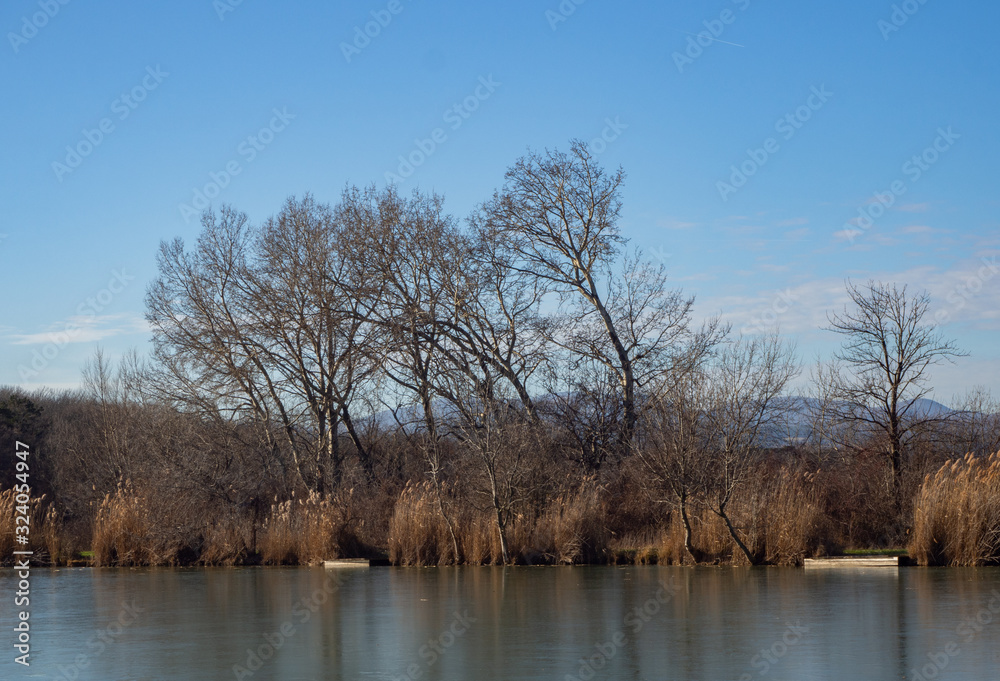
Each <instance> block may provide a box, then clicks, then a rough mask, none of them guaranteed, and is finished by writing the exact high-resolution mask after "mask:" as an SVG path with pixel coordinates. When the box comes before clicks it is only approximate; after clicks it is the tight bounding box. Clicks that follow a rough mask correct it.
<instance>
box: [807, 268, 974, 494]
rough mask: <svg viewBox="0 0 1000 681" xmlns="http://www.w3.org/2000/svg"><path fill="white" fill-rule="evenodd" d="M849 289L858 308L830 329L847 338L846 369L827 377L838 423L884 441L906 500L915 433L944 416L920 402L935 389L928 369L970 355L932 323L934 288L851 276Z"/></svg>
mask: <svg viewBox="0 0 1000 681" xmlns="http://www.w3.org/2000/svg"><path fill="white" fill-rule="evenodd" d="M847 293H848V295H849V296H850V298H851V302H852V305H851V307H849V308H848V307H846V306H845V308H844V309H843V311H842V312H840V313H831V314H830V315H829V317H828V318H829V321H830V327H829V330H831V331H834V332H835V333H838V334H840V335H842V336H844V344H843V346H842V348H841V350H840V352H838V353H837V355H836V359H837V360H838V362H840V363H841V364H842V366H843V370H840V371H835V372H832V373H830V375H829V376H828V377H827V378H828V380H829V381H830V386H831V397H832V400H831V405H832V406H833V408H834V409H835V410H836V414H835V416H836V420H837V421H838V422H840V423H848V424H855V425H858V426H860V427H861V428H862V429H863V430H864V431H867V432H869V433H870V434H872V435H877V436H879V439H881V440H882V442H883V445H882V449H883V451H884V453H885V456H886V458H887V459H888V461H889V464H890V466H891V469H892V476H893V481H894V486H895V496H896V500H897V503H900V502H901V499H900V498H899V494H900V490H901V480H902V473H903V465H904V450H905V448H906V445H907V443H908V440H909V439H910V436H911V435H912V434H913V433H914V432H916V431H918V430H919V429H922V428H926V427H927V426H928V425H929V424H932V423H939V422H941V420H942V418H943V417H942V415H940V414H936V413H933V412H929V411H928V410H927V409H926V408H925V407H924V405H923V404H921V402H920V400H921V399H922V398H924V397H925V396H927V395H928V394H929V393H930V390H931V389H930V387H929V386H928V384H927V381H928V378H929V377H928V375H927V371H928V369H929V367H931V366H933V365H935V364H938V363H939V362H941V361H950V360H952V359H953V358H955V357H961V356H964V355H966V354H967V353H965V352H963V351H962V350H960V349H958V347H957V346H956V345H955V344H954V342H953V341H950V340H945V339H944V337H943V336H942V334H941V333H940V332H939V331H938V330H937V328H936V326H935V325H934V324H932V323H927V322H926V321H925V320H924V317H925V315H926V314H927V310H928V307H929V305H930V297H929V296H928V295H927V294H926V293H918V294H914V295H908V294H907V291H906V287H905V286H904V287H902V288H899V287H897V286H896V285H895V284H884V283H880V282H876V281H869V282H868V283H867V284H865V285H863V286H859V285H857V284H854V283H853V282H851V281H848V282H847Z"/></svg>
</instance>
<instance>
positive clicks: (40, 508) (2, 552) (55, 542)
mask: <svg viewBox="0 0 1000 681" xmlns="http://www.w3.org/2000/svg"><path fill="white" fill-rule="evenodd" d="M17 497H18V493H17V491H16V490H15V489H13V488H11V489H6V490H3V491H0V561H3V564H4V565H11V564H13V553H14V551H33V552H34V555H33V556H32V560H34V561H37V562H48V563H51V564H53V565H58V564H59V563H60V561H63V560H65V557H64V556H63V543H62V518H61V516H60V514H59V513H58V512H57V511H56V508H55V506H53V505H52V504H49V503H48V502H47V501H46V498H45V496H44V495H43V496H41V497H34V498H31V499H29V500H28V503H27V504H19V503H18V502H17ZM24 507H27V508H24ZM22 511H26V513H24V515H27V517H28V528H29V531H28V543H27V544H20V543H18V541H17V530H16V524H15V523H16V522H17V521H16V520H15V516H16V515H20V514H22Z"/></svg>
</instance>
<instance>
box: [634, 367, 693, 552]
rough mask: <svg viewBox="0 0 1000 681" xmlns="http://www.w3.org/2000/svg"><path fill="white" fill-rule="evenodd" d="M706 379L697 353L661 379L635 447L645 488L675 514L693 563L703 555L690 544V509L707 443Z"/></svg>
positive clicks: (645, 414)
mask: <svg viewBox="0 0 1000 681" xmlns="http://www.w3.org/2000/svg"><path fill="white" fill-rule="evenodd" d="M707 380H708V377H707V376H706V374H705V367H704V358H699V359H695V360H693V361H692V362H691V363H690V364H689V366H688V367H686V368H685V370H684V371H682V372H677V373H674V374H673V375H672V376H671V380H670V381H664V382H663V383H662V384H661V385H660V386H659V389H658V390H656V391H655V392H654V393H652V394H651V395H650V397H649V399H650V404H649V406H648V408H647V409H646V410H644V411H643V414H642V418H641V419H640V421H639V423H640V429H639V433H640V436H639V438H638V439H637V442H636V443H635V446H634V449H635V453H636V457H637V458H638V460H639V461H641V462H642V464H643V467H644V468H645V470H646V472H647V473H648V474H649V477H648V478H647V481H648V483H649V484H648V485H647V492H648V493H650V495H651V496H652V497H653V498H654V499H655V500H656V501H658V502H660V503H665V504H669V505H670V506H672V507H673V508H674V509H675V510H676V511H677V513H678V515H680V519H681V525H682V526H683V528H684V550H685V551H686V552H687V554H688V555H689V556H690V557H691V559H692V560H693V561H694V562H695V563H699V562H701V559H702V555H701V552H700V551H697V550H696V549H695V547H694V536H693V535H694V533H693V529H692V526H691V510H692V508H693V507H694V506H695V505H697V504H699V503H700V502H701V500H702V498H703V495H704V492H705V483H706V477H705V474H706V463H707V461H706V459H707V456H706V455H707V453H708V452H709V451H710V449H711V445H712V442H711V430H710V428H709V407H710V405H709V404H708V402H707V399H706V398H707V390H706V388H707ZM664 494H665V495H666V497H664V496H663V495H664Z"/></svg>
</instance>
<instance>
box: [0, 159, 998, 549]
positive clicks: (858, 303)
mask: <svg viewBox="0 0 1000 681" xmlns="http://www.w3.org/2000/svg"><path fill="white" fill-rule="evenodd" d="M623 181H624V174H623V173H622V172H621V171H620V170H619V171H615V172H607V171H606V170H604V169H603V168H601V167H600V166H599V165H598V164H597V163H596V162H595V161H594V159H593V158H592V157H591V156H590V155H589V153H588V152H587V150H586V147H585V146H584V145H582V144H579V143H573V144H572V146H571V148H570V150H569V151H568V152H566V153H561V152H545V153H539V154H529V155H528V156H526V157H524V158H522V159H520V160H519V161H517V163H515V164H514V165H513V166H512V167H511V168H510V169H509V170H508V172H507V174H506V176H505V182H504V184H503V186H502V187H501V188H500V189H499V190H498V191H497V192H496V193H495V194H494V195H493V197H491V198H490V199H489V200H487V201H485V202H483V203H482V204H481V205H480V206H479V207H477V208H476V209H475V211H473V213H472V215H470V216H469V217H468V219H467V220H465V221H464V222H462V223H459V222H458V221H456V220H455V219H454V218H452V217H451V216H449V215H448V214H447V213H446V212H445V210H444V204H443V199H442V198H441V197H440V196H437V195H428V194H422V193H420V192H414V193H412V194H411V195H409V196H404V195H401V194H400V193H399V192H398V191H397V190H396V189H395V188H392V187H389V188H385V189H377V188H374V187H369V188H365V189H358V188H354V187H349V188H347V189H346V190H345V191H344V192H343V193H342V195H341V197H340V199H339V200H338V201H337V202H336V203H335V204H332V205H327V204H322V203H319V202H317V201H316V200H315V199H313V198H312V197H311V196H308V195H307V196H305V197H303V198H301V199H295V198H291V199H289V200H288V201H287V202H286V203H285V205H284V206H283V207H282V208H281V210H280V211H279V212H278V214H277V215H275V216H274V217H271V218H269V219H267V220H265V221H263V222H261V223H259V224H254V223H252V222H251V221H250V219H249V218H248V217H247V216H246V215H245V214H243V213H241V212H239V211H238V210H236V209H234V208H231V207H223V208H221V209H220V210H219V211H218V212H211V211H210V212H207V213H206V214H205V215H204V217H203V221H202V231H201V234H200V236H199V238H198V240H197V242H196V243H194V244H191V245H190V246H189V245H186V244H184V243H183V242H182V241H180V240H174V241H171V242H164V243H163V244H162V245H161V248H160V252H159V254H158V269H159V274H158V276H157V278H156V279H155V280H154V281H153V282H152V283H151V284H150V285H149V288H148V293H147V319H148V321H149V323H150V325H151V327H152V329H153V349H152V352H151V354H150V355H149V356H148V357H146V358H142V357H140V356H138V355H137V354H133V355H130V356H128V357H126V358H125V359H124V360H123V361H121V362H120V363H119V364H118V365H116V366H111V365H110V364H109V363H108V362H107V361H106V360H105V359H104V357H103V356H102V355H101V354H100V353H98V354H97V355H96V356H95V358H94V360H93V361H92V363H91V365H90V366H88V367H87V369H86V371H85V372H84V389H83V390H82V391H79V392H75V393H63V394H46V393H41V394H35V395H24V394H22V393H20V392H18V391H16V390H7V391H5V392H4V393H2V394H0V437H2V438H3V439H4V440H7V439H12V438H19V439H21V440H25V441H31V442H34V443H37V445H36V446H37V449H38V451H39V452H40V454H39V457H38V461H39V462H40V463H39V467H38V468H37V469H36V470H35V471H34V472H33V480H34V481H35V488H34V492H35V496H39V495H40V494H42V493H45V494H46V495H47V496H46V499H47V500H48V501H47V502H46V503H48V504H49V505H50V506H51V508H50V509H49V511H50V512H48V513H47V515H45V516H44V517H45V518H49V519H50V521H51V525H52V528H53V529H52V530H51V531H50V532H49V533H48V535H46V536H49V535H52V536H54V533H55V534H58V533H61V536H63V537H64V539H63V540H62V541H61V543H60V542H59V541H53V540H52V539H51V536H50V539H49V542H48V544H47V546H48V547H49V548H47V549H46V550H47V551H48V553H49V554H50V557H51V559H52V560H53V561H58V560H67V559H68V558H70V557H71V556H72V555H73V554H74V552H77V551H80V550H82V549H90V548H92V549H93V550H94V553H95V560H96V561H97V562H99V563H101V564H142V563H185V562H202V563H230V564H232V563H253V562H269V563H298V562H312V561H316V560H322V559H323V558H329V557H333V556H336V555H375V554H378V553H380V552H387V553H388V554H389V555H390V557H391V558H392V559H393V560H395V561H396V562H400V563H418V564H427V563H449V562H471V563H482V562H486V563H511V562H581V561H607V560H636V561H643V560H658V561H671V562H692V561H694V562H721V561H731V562H736V563H751V564H759V563H794V562H797V561H799V560H801V558H802V557H804V556H806V555H811V554H816V553H822V552H824V551H829V550H834V549H836V548H841V547H845V546H857V547H869V546H888V545H894V544H898V543H900V542H902V541H905V533H906V530H907V528H908V526H909V518H911V517H912V508H911V500H912V499H913V498H914V496H915V495H916V494H917V488H918V486H919V484H920V481H921V480H922V479H923V476H924V474H926V473H927V472H930V471H932V470H936V468H937V467H939V466H940V465H941V464H942V462H943V461H944V460H945V459H946V458H948V457H949V456H955V455H961V454H963V453H965V452H974V453H976V454H985V453H989V452H995V451H996V450H998V449H1000V424H998V421H997V416H996V414H997V413H998V412H1000V409H998V408H997V404H996V402H995V401H993V400H992V398H991V397H990V396H989V394H988V393H985V392H982V391H980V392H977V393H973V394H970V397H969V404H968V405H966V406H965V408H963V409H959V410H957V411H954V412H951V413H949V414H948V415H947V417H945V416H943V415H939V414H934V415H928V414H927V412H926V410H925V409H924V408H923V407H922V404H923V403H922V402H920V401H919V398H922V397H924V396H925V395H926V390H927V386H926V369H927V368H928V366H930V365H931V364H933V363H934V362H936V361H939V360H947V359H949V358H950V357H953V356H955V355H957V354H960V351H958V350H957V349H956V348H955V347H954V346H953V345H952V344H951V343H950V342H947V341H945V340H943V339H942V338H941V337H940V335H938V333H937V332H936V330H935V329H934V328H933V326H932V325H929V324H928V323H927V320H925V319H924V316H925V315H924V313H925V311H926V309H927V299H926V296H923V295H922V294H921V295H917V296H911V295H909V294H908V293H907V292H906V290H905V289H897V288H896V287H894V286H891V285H883V284H879V283H876V282H869V283H868V284H867V285H865V286H862V285H857V284H854V283H852V282H849V283H848V290H849V292H850V294H851V298H852V301H853V304H854V305H853V307H852V308H850V309H845V311H844V312H843V313H841V314H838V315H833V316H832V317H831V325H832V328H833V330H835V331H837V332H839V333H842V334H844V335H845V338H846V340H845V346H844V347H845V350H844V352H843V353H842V354H841V355H839V356H838V359H837V361H835V363H834V364H831V365H829V366H825V367H822V368H821V369H820V370H819V372H818V375H817V380H816V385H817V390H816V395H815V396H814V398H813V399H812V400H811V401H805V402H803V401H794V400H791V399H790V398H789V397H788V395H787V394H786V393H787V388H788V385H789V382H790V381H791V380H792V379H793V378H794V377H795V375H796V374H797V373H798V371H799V369H798V366H797V363H796V360H795V357H794V349H793V348H792V347H791V346H790V345H788V344H785V343H783V342H781V341H779V340H778V337H777V335H770V336H755V337H739V336H736V335H734V334H733V333H732V332H731V330H730V328H729V327H728V326H727V325H725V324H723V323H722V322H720V321H719V320H718V319H710V320H708V321H707V322H705V323H702V324H695V323H694V321H693V305H694V299H693V298H692V297H690V296H687V295H685V294H684V293H683V292H682V291H680V290H679V289H673V288H671V287H670V286H669V284H668V280H667V277H666V273H665V271H664V270H663V268H662V267H661V266H655V265H652V264H650V262H649V261H648V260H647V259H646V258H644V257H643V254H642V253H641V252H640V251H638V250H634V249H629V248H628V245H627V243H626V240H625V239H624V238H623V237H622V235H621V233H620V231H619V227H618V217H619V213H620V210H621V200H620V190H621V186H622V182H623ZM878 348H882V349H884V350H885V351H884V352H883V353H881V354H880V353H879V352H877V351H876V350H877V349H878ZM873 349H874V350H873ZM803 405H805V408H803ZM10 451H13V446H10V447H7V446H5V445H4V452H5V453H4V456H5V457H7V452H10ZM4 461H5V462H6V458H5V459H4ZM4 466H5V467H7V464H6V463H5V464H4ZM6 472H7V471H4V473H6ZM5 479H12V477H10V478H5ZM925 496H926V495H925ZM38 514H39V517H41V516H42V515H43V509H39V511H38ZM40 522H41V521H40ZM56 526H58V533H57V532H56V529H55V528H56ZM0 530H2V531H3V532H4V533H5V534H4V536H6V531H7V528H6V527H4V528H0ZM39 536H41V534H40V535H39ZM53 547H54V548H53ZM40 550H41V547H40Z"/></svg>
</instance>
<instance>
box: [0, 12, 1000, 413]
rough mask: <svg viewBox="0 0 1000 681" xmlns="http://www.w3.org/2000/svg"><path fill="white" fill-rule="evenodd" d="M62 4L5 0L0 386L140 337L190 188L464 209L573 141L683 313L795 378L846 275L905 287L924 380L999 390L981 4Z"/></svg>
mask: <svg viewBox="0 0 1000 681" xmlns="http://www.w3.org/2000/svg"><path fill="white" fill-rule="evenodd" d="M578 1H579V0H578ZM63 2H65V4H62V2H60V0H41V1H39V0H11V1H10V2H6V3H4V5H3V8H2V10H0V30H2V32H3V34H4V36H5V37H4V40H3V43H2V44H0V91H2V92H3V98H2V100H0V119H2V121H3V126H2V129H0V135H2V138H3V150H4V156H3V158H4V160H3V163H2V165H0V173H2V175H0V201H2V207H3V210H2V213H0V263H2V266H3V271H4V272H5V274H6V278H7V279H6V281H7V284H6V287H5V288H6V294H5V295H4V296H3V302H2V306H3V307H2V311H3V314H2V317H0V384H11V385H20V386H24V387H26V388H34V387H38V386H52V387H56V388H61V387H70V386H74V385H77V384H78V383H79V380H80V369H81V367H82V366H83V365H84V363H85V362H86V360H87V359H88V358H89V357H90V356H91V355H92V354H93V352H94V350H95V348H96V347H97V345H98V344H100V345H101V346H102V347H104V348H105V350H106V351H107V352H108V353H109V354H111V355H113V356H114V355H118V354H120V353H122V352H124V351H125V350H126V349H128V348H129V347H136V348H138V349H139V350H140V352H145V351H146V349H147V343H148V332H147V331H146V327H145V323H144V321H143V297H144V295H145V287H146V285H147V283H148V282H149V281H150V280H151V278H152V277H153V276H154V275H155V265H154V258H155V252H156V248H157V245H158V243H159V242H160V240H161V239H170V238H173V237H175V236H180V237H183V238H184V239H185V240H188V241H191V240H193V239H194V238H195V236H196V235H197V233H198V230H199V224H198V221H197V219H196V218H195V219H192V218H191V213H192V212H194V211H196V210H197V208H198V207H199V206H200V205H201V204H200V203H199V201H200V200H201V199H200V196H199V193H201V194H208V195H209V196H210V198H211V201H212V203H213V204H214V205H215V206H218V205H219V204H220V203H223V202H225V203H231V204H233V205H235V206H236V207H238V208H240V209H242V210H245V211H246V212H248V213H249V214H250V216H251V217H252V218H253V219H255V220H256V219H263V218H265V217H267V216H268V215H270V214H272V213H274V212H276V211H277V210H278V209H279V208H280V206H281V203H282V202H283V200H284V199H285V198H286V197H288V196H290V195H293V194H294V195H301V194H303V193H304V192H312V193H313V194H314V195H315V196H316V197H317V198H318V199H320V200H326V201H335V200H336V199H337V197H338V196H339V194H340V191H341V189H342V188H343V187H344V186H345V185H346V184H348V183H350V184H358V185H365V184H369V183H371V182H377V183H380V184H381V183H384V182H385V181H386V178H387V176H388V175H387V174H394V175H396V176H397V178H398V179H399V180H400V184H401V186H402V187H403V188H404V189H410V188H413V187H419V188H421V189H424V190H434V191H437V192H439V193H443V194H444V195H445V197H446V205H447V207H448V209H449V210H450V212H452V213H453V214H454V215H456V216H460V217H462V216H465V215H466V214H467V213H468V212H469V210H470V209H471V208H472V207H473V206H474V205H475V204H476V203H477V202H478V201H480V200H482V199H484V198H486V197H488V196H489V194H490V193H491V192H492V191H493V189H494V188H495V187H497V186H498V185H499V184H500V183H501V182H502V178H503V172H504V170H505V169H506V168H507V166H509V165H510V164H511V163H512V162H513V161H514V160H515V159H516V158H517V157H518V156H519V155H521V154H522V153H523V152H524V151H525V150H526V149H527V148H528V147H531V148H535V149H543V148H546V147H548V148H552V147H560V148H565V147H566V146H567V142H568V140H569V139H571V138H580V139H583V140H586V141H592V150H593V151H594V152H595V153H599V154H600V160H601V162H602V163H604V164H606V165H608V166H617V165H621V166H623V167H624V168H625V170H626V172H627V174H628V181H627V184H626V187H625V190H624V195H623V198H624V201H625V209H624V213H623V219H622V224H621V226H622V230H623V232H624V233H625V235H626V236H628V237H629V238H630V239H631V242H632V244H633V245H636V246H640V247H642V248H643V249H644V250H645V252H646V254H647V257H650V258H653V259H657V258H659V259H662V260H663V261H664V262H665V263H666V265H667V267H668V271H669V273H670V275H671V277H672V279H673V281H674V282H676V284H677V285H679V286H683V287H684V289H685V290H686V291H688V292H690V293H692V294H695V295H696V296H697V312H698V314H699V315H701V316H709V315H712V314H720V313H721V314H723V315H724V316H725V317H726V318H727V319H729V320H730V321H732V323H733V324H734V327H735V328H736V329H746V330H748V331H749V330H754V329H757V328H765V327H770V326H771V325H773V324H778V325H779V326H780V328H781V330H782V332H783V333H785V334H787V335H788V336H789V337H790V338H794V339H795V340H796V341H797V344H798V349H799V353H800V355H801V356H802V359H803V362H804V363H805V364H806V366H807V367H808V365H809V364H810V363H811V362H813V361H814V360H815V359H816V357H817V356H821V357H826V356H829V354H830V353H831V352H832V351H833V350H834V349H835V347H836V344H837V342H838V339H837V337H836V336H834V335H833V334H831V333H829V332H825V331H822V330H821V327H822V326H823V325H824V324H825V319H826V312H827V310H829V309H831V308H835V307H838V306H840V305H842V304H843V302H844V299H845V294H844V280H845V278H847V277H853V278H855V279H860V280H864V279H867V278H869V277H874V278H877V279H881V280H885V281H894V282H897V283H899V284H907V285H909V286H911V287H913V288H915V289H926V290H927V291H928V292H929V293H930V294H931V296H932V298H933V315H934V318H935V319H937V320H938V321H940V322H941V325H942V329H943V331H944V332H945V333H946V334H947V335H948V336H950V337H953V338H955V339H956V340H957V341H958V343H959V344H960V345H961V346H963V347H964V348H966V349H967V350H969V351H970V352H971V356H970V357H968V358H964V359H961V360H959V361H958V362H957V363H956V364H955V365H953V366H946V367H941V368H939V369H936V370H935V372H934V375H933V379H934V384H935V386H936V388H937V390H936V392H935V396H936V397H937V398H938V399H940V400H942V401H946V402H948V401H951V400H952V398H953V397H954V396H956V395H958V394H960V393H962V392H964V390H965V389H966V388H967V387H970V386H972V385H974V384H982V385H986V386H987V387H990V388H991V389H992V390H993V392H994V394H998V393H1000V343H997V340H996V339H997V334H998V331H1000V215H998V209H1000V199H998V195H997V192H996V179H997V176H998V172H997V168H996V163H997V159H998V158H1000V153H998V152H1000V148H998V147H1000V136H998V135H997V134H996V132H997V124H996V120H997V111H998V110H1000V106H998V104H1000V101H998V100H1000V87H998V85H1000V83H998V79H1000V44H998V41H997V40H996V27H997V26H998V25H1000V22H998V20H1000V6H998V5H997V4H996V3H989V2H985V1H975V2H974V1H971V0H952V1H951V2H944V0H925V1H924V2H920V0H908V1H907V2H901V3H895V4H894V3H892V2H879V1H873V0H867V1H865V2H861V1H857V0H848V1H844V2H837V3H801V2H791V1H790V0H786V1H781V2H778V1H775V2H767V3H765V2H763V1H762V0H736V1H733V0H717V1H711V2H693V3H691V2H685V3H681V2H663V3H637V2H616V3H611V2H607V1H604V0H585V1H583V2H580V3H579V4H577V3H575V2H573V0H566V1H565V2H562V3H561V4H560V2H558V1H557V0H551V1H549V2H521V1H509V2H505V3H481V4H480V3H467V4H461V5H459V4H457V3H453V4H448V5H445V4H444V3H429V2H418V1H415V0H378V1H374V2H356V3H321V2H299V3H288V4H282V3H264V2H261V1H260V0H244V1H243V2H239V3H237V2H235V1H234V0H217V1H216V2H213V1H212V0H179V1H177V2H171V3H135V2H127V3H126V2H102V3H85V2H78V1H73V0H68V1H67V0H63ZM379 22H380V23H379ZM366 29H367V32H368V34H370V35H365V31H366ZM371 36H374V37H371ZM456 107H457V108H456ZM602 136H603V138H602ZM67 147H68V148H69V149H67ZM401 159H402V160H404V161H405V160H406V159H409V160H408V161H407V162H406V163H404V162H402V161H401ZM206 200H207V199H206Z"/></svg>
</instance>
